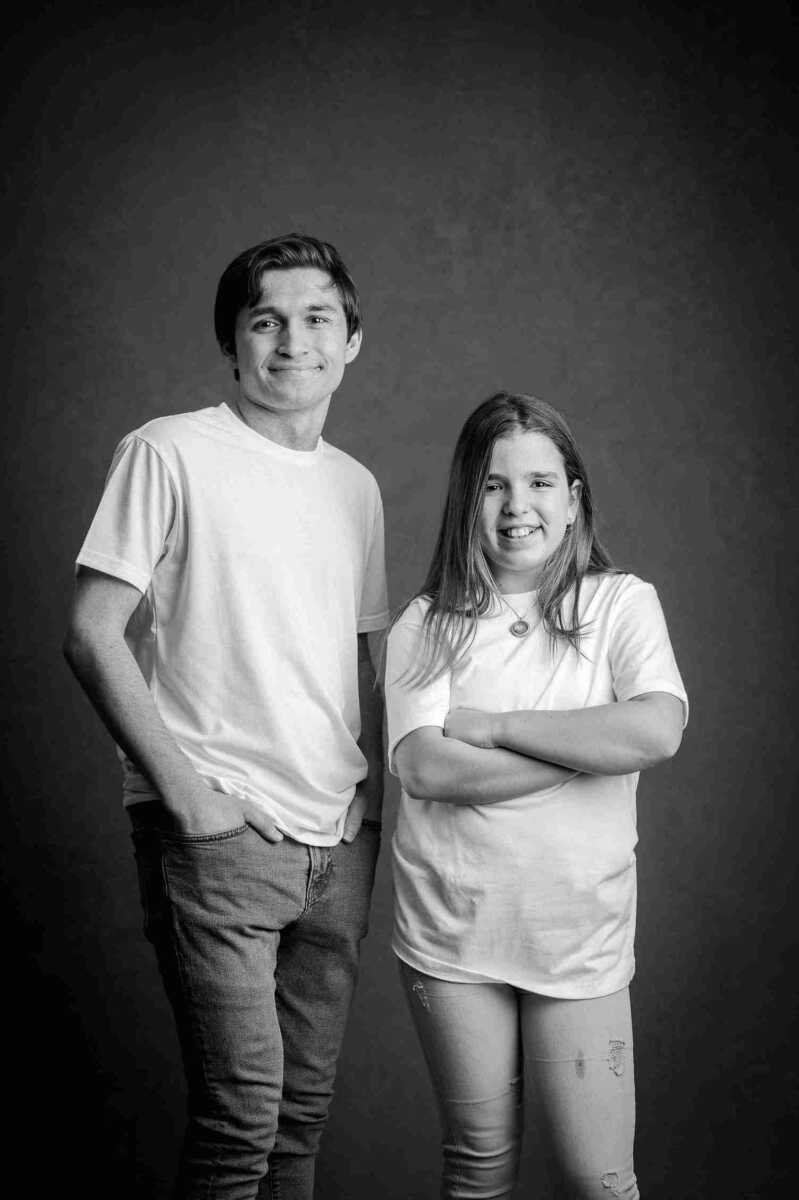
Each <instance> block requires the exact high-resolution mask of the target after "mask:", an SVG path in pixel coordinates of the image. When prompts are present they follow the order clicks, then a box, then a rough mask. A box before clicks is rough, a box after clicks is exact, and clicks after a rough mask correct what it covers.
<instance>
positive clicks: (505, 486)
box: [479, 432, 581, 593]
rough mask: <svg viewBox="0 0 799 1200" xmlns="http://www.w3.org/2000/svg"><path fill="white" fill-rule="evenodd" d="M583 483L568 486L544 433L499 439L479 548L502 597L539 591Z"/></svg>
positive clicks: (560, 460)
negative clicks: (507, 594)
mask: <svg viewBox="0 0 799 1200" xmlns="http://www.w3.org/2000/svg"><path fill="white" fill-rule="evenodd" d="M580 487H581V485H580V482H579V480H575V482H574V483H573V484H572V485H571V487H569V484H568V482H567V480H566V469H565V467H564V464H563V458H562V456H561V453H560V451H559V450H558V448H557V446H556V445H555V443H554V442H552V441H550V439H549V438H548V437H546V435H545V434H543V433H521V432H519V433H514V434H511V435H510V437H503V438H498V439H497V441H496V442H495V443H494V448H493V450H492V452H491V465H490V468H489V474H488V480H487V482H486V490H485V495H484V497H483V511H482V513H481V515H480V523H479V533H480V545H481V546H482V548H483V553H484V554H485V556H486V559H487V560H488V563H489V566H490V567H491V571H492V573H493V576H494V580H495V582H496V585H497V587H498V589H499V590H500V592H506V593H513V592H529V591H532V590H533V589H534V588H536V587H537V586H538V581H539V579H540V576H541V572H542V569H543V567H544V564H545V563H546V561H547V559H548V558H549V557H550V556H551V555H552V554H553V553H554V551H555V550H556V549H557V548H558V546H559V545H560V543H561V541H562V540H563V537H564V534H565V533H566V526H567V525H570V524H571V523H572V522H573V521H574V518H575V516H576V514H577V509H578V507H579V504H580Z"/></svg>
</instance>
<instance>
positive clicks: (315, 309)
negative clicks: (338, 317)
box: [249, 304, 338, 317]
mask: <svg viewBox="0 0 799 1200" xmlns="http://www.w3.org/2000/svg"><path fill="white" fill-rule="evenodd" d="M304 311H305V312H307V313H335V312H338V309H337V308H336V305H335V304H309V305H307V307H306V308H305V310H304ZM266 313H274V314H275V315H276V316H280V315H281V311H280V309H279V308H278V307H277V306H276V305H274V304H256V305H255V307H254V308H251V309H249V314H250V316H251V317H262V316H264V315H265V314H266Z"/></svg>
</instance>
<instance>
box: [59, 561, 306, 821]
mask: <svg viewBox="0 0 799 1200" xmlns="http://www.w3.org/2000/svg"><path fill="white" fill-rule="evenodd" d="M140 600H141V592H140V591H139V590H138V588H135V587H133V585H132V584H130V583H126V582H125V581H124V580H122V579H117V578H115V577H113V576H111V575H104V574H102V573H101V572H99V571H94V570H89V569H87V568H81V570H80V571H79V573H78V577H77V581H76V586H75V595H74V598H73V601H72V607H71V612H70V617H69V624H68V627H67V633H66V637H65V639H64V655H65V657H66V660H67V662H68V663H69V665H70V667H71V668H72V670H73V672H74V673H75V675H76V676H77V679H78V682H79V683H80V684H81V686H82V687H83V690H84V691H85V692H86V694H87V696H88V697H89V699H90V701H91V702H92V704H93V705H94V708H95V709H96V710H97V713H98V714H99V716H100V718H101V719H102V721H103V723H104V724H105V726H106V728H107V729H108V732H109V733H110V734H111V736H112V737H113V738H114V740H115V742H117V744H118V745H119V746H121V747H122V749H123V750H124V751H125V753H126V754H127V755H128V757H129V758H130V759H131V760H132V761H133V762H135V763H136V765H137V766H138V767H139V769H140V770H142V771H143V772H144V774H145V775H146V776H147V778H148V779H149V780H150V782H151V783H152V784H153V787H154V788H155V790H156V791H157V793H158V795H159V796H160V798H161V800H162V802H163V804H164V806H165V807H166V808H167V809H168V810H169V811H170V812H171V813H172V815H173V817H174V820H175V824H176V826H177V828H178V829H179V830H181V831H182V832H184V833H191V834H194V835H197V836H203V835H206V834H208V835H213V834H216V833H222V832H224V831H225V830H228V829H235V828H237V827H238V826H240V825H244V824H247V825H251V826H252V827H253V828H254V829H255V830H256V831H257V832H258V833H260V834H261V836H262V837H264V838H266V840H267V841H280V840H281V838H282V836H283V835H282V834H281V833H280V831H279V830H277V829H276V828H275V826H274V825H273V823H272V821H271V820H270V819H269V817H268V816H267V815H266V814H265V813H264V812H263V810H262V809H261V808H259V807H258V806H257V805H255V804H253V803H252V802H251V801H248V800H239V799H238V798H237V797H235V796H224V795H222V794H221V793H219V792H214V791H212V790H211V789H210V788H209V787H208V785H207V783H205V781H204V780H203V779H202V778H201V777H200V776H199V775H198V774H197V772H196V771H195V769H194V767H193V766H192V765H191V763H190V762H189V760H188V759H187V758H186V756H185V755H184V754H183V752H182V751H181V750H180V748H179V747H178V745H177V743H176V742H175V740H174V738H173V737H172V735H171V734H170V732H169V730H168V729H167V728H166V725H165V724H164V722H163V720H162V718H161V716H160V714H159V712H158V710H157V708H156V706H155V703H154V701H153V698H152V695H151V693H150V690H149V688H148V687H147V684H146V682H145V680H144V677H143V676H142V673H141V671H140V670H139V667H138V664H137V662H136V660H135V658H134V657H133V655H132V654H131V651H130V648H129V647H128V644H127V642H126V641H125V629H126V627H127V624H128V621H129V620H130V618H131V616H132V615H133V612H134V610H135V609H136V607H137V605H138V604H139V601H140Z"/></svg>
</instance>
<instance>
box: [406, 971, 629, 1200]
mask: <svg viewBox="0 0 799 1200" xmlns="http://www.w3.org/2000/svg"><path fill="white" fill-rule="evenodd" d="M400 972H401V976H402V981H403V986H404V988H405V992H406V996H407V999H408V1003H409V1005H410V1010H411V1014H412V1017H413V1021H414V1024H415V1026H416V1030H417V1032H418V1035H419V1038H420V1041H421V1043H422V1049H423V1051H424V1055H425V1058H426V1060H427V1065H428V1067H429V1070H430V1074H431V1077H432V1081H433V1088H434V1090H435V1093H436V1098H437V1100H438V1105H439V1110H440V1114H441V1121H442V1129H443V1152H444V1167H443V1178H442V1186H441V1197H442V1200H488V1198H489V1197H491V1198H492V1200H497V1198H499V1197H509V1196H511V1195H512V1194H513V1187H514V1184H515V1182H516V1177H517V1174H518V1167H519V1152H520V1145H521V1130H522V1117H523V1110H522V1082H523V1064H524V1061H525V1060H526V1062H527V1066H528V1072H529V1075H530V1077H531V1079H532V1082H533V1084H534V1086H535V1087H536V1089H537V1090H538V1093H539V1095H540V1097H541V1101H542V1108H543V1111H544V1113H545V1116H546V1120H547V1125H548V1132H549V1134H550V1136H551V1140H552V1144H553V1148H554V1151H555V1154H556V1156H557V1159H558V1162H559V1164H560V1167H561V1169H562V1173H563V1177H564V1181H565V1185H566V1193H565V1194H566V1195H567V1196H568V1197H569V1198H570V1200H619V1198H623V1200H638V1197H639V1192H638V1186H637V1183H636V1179H635V1173H634V1171H633V1137H634V1132H635V1088H634V1082H633V1058H632V1022H631V1017H630V996H629V989H627V988H624V989H623V990H622V991H620V992H616V993H614V994H613V995H611V996H601V997H599V998H598V999H595V1000H554V999H550V998H548V997H546V996H538V995H532V994H531V993H529V992H520V991H517V990H516V989H515V988H512V987H509V986H508V985H506V984H499V983H448V982H446V981H444V980H442V979H433V978H431V977H430V976H428V975H423V974H421V973H420V972H419V971H415V970H413V969H412V968H411V967H409V966H407V964H405V963H400Z"/></svg>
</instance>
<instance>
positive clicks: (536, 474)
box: [488, 471, 558, 479]
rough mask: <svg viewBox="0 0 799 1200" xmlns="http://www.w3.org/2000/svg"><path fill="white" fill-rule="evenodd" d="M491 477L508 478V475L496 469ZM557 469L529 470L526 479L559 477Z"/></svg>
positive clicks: (491, 473)
mask: <svg viewBox="0 0 799 1200" xmlns="http://www.w3.org/2000/svg"><path fill="white" fill-rule="evenodd" d="M488 478H489V479H507V476H506V475H500V474H499V473H498V472H496V471H491V472H490V473H489V475H488ZM557 478H558V473H557V471H528V472H527V474H526V475H525V479H557Z"/></svg>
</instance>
